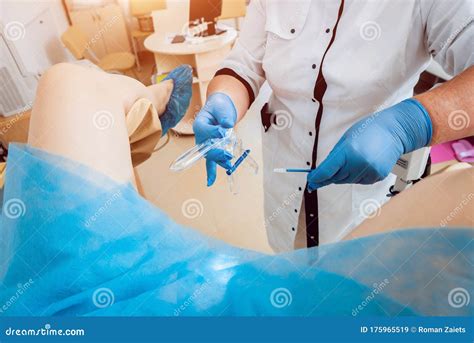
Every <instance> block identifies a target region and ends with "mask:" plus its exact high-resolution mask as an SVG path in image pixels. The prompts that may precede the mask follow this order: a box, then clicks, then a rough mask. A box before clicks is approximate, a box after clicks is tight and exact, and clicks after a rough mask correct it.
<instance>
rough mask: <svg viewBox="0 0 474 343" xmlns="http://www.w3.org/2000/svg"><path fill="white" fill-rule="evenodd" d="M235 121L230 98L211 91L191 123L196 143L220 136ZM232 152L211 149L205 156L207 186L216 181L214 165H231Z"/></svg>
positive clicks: (225, 166) (235, 117) (228, 166)
mask: <svg viewBox="0 0 474 343" xmlns="http://www.w3.org/2000/svg"><path fill="white" fill-rule="evenodd" d="M236 121H237V110H236V109H235V105H234V103H233V102H232V99H231V98H230V97H229V96H228V95H227V94H224V93H212V94H211V95H210V96H209V97H208V98H207V101H206V104H205V105H204V107H203V108H202V109H201V111H200V112H199V113H198V115H197V116H196V119H195V120H194V124H193V130H194V134H195V136H196V143H197V144H199V143H202V142H204V141H206V140H208V139H209V138H222V137H224V136H225V133H226V131H227V129H230V128H233V127H234V125H235V122H236ZM231 159H232V154H230V153H228V152H227V151H224V150H222V149H213V150H211V151H209V153H208V154H207V156H206V169H207V186H208V187H209V186H212V185H213V184H214V182H215V181H216V167H217V164H219V165H220V166H221V167H223V168H225V169H228V168H230V167H231V162H230V160H231Z"/></svg>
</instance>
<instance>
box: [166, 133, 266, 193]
mask: <svg viewBox="0 0 474 343" xmlns="http://www.w3.org/2000/svg"><path fill="white" fill-rule="evenodd" d="M212 149H223V150H226V151H227V152H229V153H230V154H232V156H233V158H232V161H231V164H232V167H231V168H229V169H227V170H226V174H227V181H228V185H229V190H230V191H231V193H233V194H238V192H239V187H238V184H237V182H236V175H235V172H236V171H237V169H238V168H239V166H240V165H246V166H248V167H250V168H251V169H252V171H253V172H254V173H255V174H257V173H258V163H257V162H256V161H255V160H254V159H253V158H252V156H250V150H249V149H243V147H242V140H241V139H239V138H238V137H237V136H236V134H235V132H234V130H233V129H229V130H227V131H226V134H225V136H224V137H223V138H212V139H208V140H207V141H205V142H203V143H201V144H197V145H195V146H194V147H192V148H191V149H189V150H187V151H185V152H184V153H183V154H181V155H180V156H179V157H178V158H177V159H176V160H175V161H174V162H173V163H172V164H171V166H170V169H171V170H172V171H176V172H180V171H183V170H186V169H188V168H190V167H192V166H193V165H195V164H196V163H197V162H198V161H200V160H201V159H203V158H205V157H206V154H207V153H208V152H209V151H211V150H212Z"/></svg>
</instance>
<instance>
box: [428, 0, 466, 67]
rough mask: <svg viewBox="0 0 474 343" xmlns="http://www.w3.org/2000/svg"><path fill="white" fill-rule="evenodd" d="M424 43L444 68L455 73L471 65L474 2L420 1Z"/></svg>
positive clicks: (462, 0) (461, 0) (464, 0)
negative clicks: (424, 25)
mask: <svg viewBox="0 0 474 343" xmlns="http://www.w3.org/2000/svg"><path fill="white" fill-rule="evenodd" d="M420 1H421V15H422V17H423V22H424V23H425V24H426V45H427V48H428V49H429V51H430V53H431V55H432V56H433V58H434V59H435V61H436V62H438V63H439V64H440V65H441V66H442V67H443V68H444V70H445V71H446V72H447V73H448V74H451V75H453V76H454V75H457V74H459V73H461V72H462V71H464V70H466V69H467V68H469V67H470V66H472V65H473V64H474V52H473V42H474V2H473V1H472V0H456V1H440V0H420Z"/></svg>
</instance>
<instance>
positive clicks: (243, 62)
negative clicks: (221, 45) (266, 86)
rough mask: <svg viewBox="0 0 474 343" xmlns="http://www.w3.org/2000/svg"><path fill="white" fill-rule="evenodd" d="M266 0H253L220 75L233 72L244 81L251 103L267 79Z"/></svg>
mask: <svg viewBox="0 0 474 343" xmlns="http://www.w3.org/2000/svg"><path fill="white" fill-rule="evenodd" d="M265 18H266V14H265V0H252V1H251V2H250V5H249V8H248V10H247V15H246V16H245V19H244V23H243V26H242V30H241V32H240V35H239V38H238V39H237V42H236V44H235V45H234V47H233V49H232V51H231V53H230V54H229V56H228V57H227V58H226V59H225V60H224V62H223V63H222V66H221V69H220V70H219V71H218V72H217V73H216V75H230V76H233V77H235V78H236V79H238V80H239V81H240V82H242V83H243V84H244V86H245V87H246V88H247V91H248V92H249V99H250V104H252V102H253V100H254V99H255V97H256V96H257V94H258V91H259V89H260V87H261V86H262V84H263V83H264V82H265V72H264V71H263V68H262V59H263V56H264V54H265V45H266V39H267V33H266V31H265Z"/></svg>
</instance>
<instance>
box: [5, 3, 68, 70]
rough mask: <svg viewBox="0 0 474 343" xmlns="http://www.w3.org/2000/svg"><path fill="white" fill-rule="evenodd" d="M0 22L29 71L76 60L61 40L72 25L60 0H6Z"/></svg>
mask: <svg viewBox="0 0 474 343" xmlns="http://www.w3.org/2000/svg"><path fill="white" fill-rule="evenodd" d="M0 24H1V29H2V30H3V32H4V33H5V36H6V37H7V39H8V40H9V41H10V42H11V43H12V45H13V46H14V47H15V49H16V51H17V53H18V55H19V57H20V59H21V62H22V63H23V65H24V66H25V68H26V69H27V70H28V71H29V72H32V73H34V74H37V75H39V74H41V73H42V72H44V70H45V69H46V68H48V67H49V66H51V65H53V64H55V63H59V62H63V61H70V60H72V56H71V55H70V54H69V52H68V51H67V50H66V49H65V48H64V47H63V46H62V44H61V41H60V35H61V34H62V32H64V30H66V28H67V26H68V23H67V19H66V15H65V13H64V10H63V7H62V4H61V1H60V0H40V1H34V0H2V1H0Z"/></svg>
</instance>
